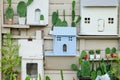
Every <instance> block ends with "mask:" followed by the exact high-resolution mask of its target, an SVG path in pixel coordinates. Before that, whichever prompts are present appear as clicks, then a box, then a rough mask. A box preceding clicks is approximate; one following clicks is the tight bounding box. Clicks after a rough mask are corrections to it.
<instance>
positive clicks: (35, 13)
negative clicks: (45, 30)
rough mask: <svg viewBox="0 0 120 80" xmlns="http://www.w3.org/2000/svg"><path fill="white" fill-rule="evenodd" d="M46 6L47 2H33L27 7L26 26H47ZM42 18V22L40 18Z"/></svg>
mask: <svg viewBox="0 0 120 80" xmlns="http://www.w3.org/2000/svg"><path fill="white" fill-rule="evenodd" d="M48 4H49V0H33V2H32V4H30V5H29V6H28V7H27V24H28V25H47V24H48V10H49V8H48ZM41 15H43V16H44V22H43V21H42V24H41V20H40V16H41Z"/></svg>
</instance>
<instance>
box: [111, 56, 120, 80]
mask: <svg viewBox="0 0 120 80" xmlns="http://www.w3.org/2000/svg"><path fill="white" fill-rule="evenodd" d="M114 60H115V61H114V63H112V69H111V73H113V74H114V76H115V77H117V78H118V79H119V80H120V58H118V57H116V58H115V59H114Z"/></svg>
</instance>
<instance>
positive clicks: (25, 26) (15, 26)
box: [3, 24, 29, 28]
mask: <svg viewBox="0 0 120 80" xmlns="http://www.w3.org/2000/svg"><path fill="white" fill-rule="evenodd" d="M3 27H4V28H29V25H7V24H4V25H3Z"/></svg>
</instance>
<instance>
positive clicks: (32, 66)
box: [18, 31, 44, 80]
mask: <svg viewBox="0 0 120 80" xmlns="http://www.w3.org/2000/svg"><path fill="white" fill-rule="evenodd" d="M18 43H19V45H20V49H19V55H20V56H21V57H22V60H21V62H22V63H21V70H22V77H21V78H22V79H21V80H25V78H26V76H27V75H29V76H30V80H35V79H37V78H38V75H39V74H40V75H41V77H42V78H44V77H43V76H44V68H43V40H42V38H41V31H36V39H34V40H30V41H29V40H27V39H21V40H18Z"/></svg>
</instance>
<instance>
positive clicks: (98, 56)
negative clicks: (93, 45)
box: [95, 49, 101, 59]
mask: <svg viewBox="0 0 120 80" xmlns="http://www.w3.org/2000/svg"><path fill="white" fill-rule="evenodd" d="M95 52H96V59H100V58H101V56H100V53H101V50H100V49H97V50H96V51H95Z"/></svg>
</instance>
